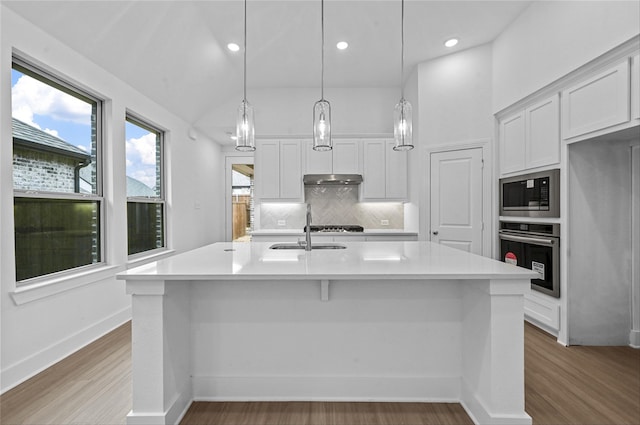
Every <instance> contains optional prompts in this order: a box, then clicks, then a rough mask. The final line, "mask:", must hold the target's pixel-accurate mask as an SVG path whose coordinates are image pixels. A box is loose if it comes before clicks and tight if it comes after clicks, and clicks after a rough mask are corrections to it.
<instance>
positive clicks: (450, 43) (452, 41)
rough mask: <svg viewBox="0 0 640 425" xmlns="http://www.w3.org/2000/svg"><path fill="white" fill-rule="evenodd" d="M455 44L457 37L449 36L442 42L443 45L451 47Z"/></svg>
mask: <svg viewBox="0 0 640 425" xmlns="http://www.w3.org/2000/svg"><path fill="white" fill-rule="evenodd" d="M456 44H458V39H457V38H450V39H449V40H447V41H445V42H444V45H445V46H447V47H453V46H455V45H456Z"/></svg>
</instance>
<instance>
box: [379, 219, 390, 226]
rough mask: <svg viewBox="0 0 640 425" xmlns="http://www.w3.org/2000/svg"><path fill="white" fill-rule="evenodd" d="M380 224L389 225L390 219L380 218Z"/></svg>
mask: <svg viewBox="0 0 640 425" xmlns="http://www.w3.org/2000/svg"><path fill="white" fill-rule="evenodd" d="M380 225H382V226H388V225H389V220H387V219H382V220H380Z"/></svg>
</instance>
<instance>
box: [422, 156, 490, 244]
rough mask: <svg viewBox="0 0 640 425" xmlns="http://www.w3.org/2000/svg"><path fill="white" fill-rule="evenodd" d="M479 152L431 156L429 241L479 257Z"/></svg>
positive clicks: (480, 197)
mask: <svg viewBox="0 0 640 425" xmlns="http://www.w3.org/2000/svg"><path fill="white" fill-rule="evenodd" d="M482 173H483V165H482V148H473V149H463V150H456V151H448V152H434V153H432V154H431V214H430V215H431V229H430V232H431V240H432V241H433V242H438V243H441V244H443V245H447V246H450V247H452V248H458V249H462V250H464V251H467V252H472V253H474V254H479V255H482V226H483V224H482V212H483V210H482V181H483V179H482Z"/></svg>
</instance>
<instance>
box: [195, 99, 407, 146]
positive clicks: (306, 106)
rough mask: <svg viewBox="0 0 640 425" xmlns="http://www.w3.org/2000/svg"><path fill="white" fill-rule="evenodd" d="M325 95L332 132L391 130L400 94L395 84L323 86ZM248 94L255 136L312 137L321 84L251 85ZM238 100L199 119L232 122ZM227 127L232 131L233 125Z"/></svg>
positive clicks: (373, 132)
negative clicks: (391, 85)
mask: <svg viewBox="0 0 640 425" xmlns="http://www.w3.org/2000/svg"><path fill="white" fill-rule="evenodd" d="M324 97H325V99H326V100H328V101H329V103H330V104H331V131H332V133H333V134H334V135H364V134H383V133H384V134H390V133H393V107H394V106H395V104H396V103H397V102H398V100H399V98H400V93H399V90H398V89H397V88H387V87H381V88H325V90H324ZM247 98H248V100H249V102H250V103H251V104H252V105H253V107H254V109H255V126H256V136H257V137H279V136H306V137H311V135H312V126H313V105H314V103H315V102H316V101H318V100H320V88H269V89H252V90H251V91H250V92H249V93H247ZM241 100H242V99H234V100H232V101H229V102H227V103H226V104H224V105H223V106H222V107H220V108H218V109H216V110H214V111H211V112H209V113H208V114H207V115H206V116H205V117H204V118H203V119H200V120H199V122H200V123H208V124H214V125H217V126H224V125H225V123H229V122H232V123H235V115H234V114H235V111H236V109H237V108H238V105H239V104H240V101H241ZM203 128H205V127H204V126H203ZM229 130H230V131H233V132H235V128H234V129H229Z"/></svg>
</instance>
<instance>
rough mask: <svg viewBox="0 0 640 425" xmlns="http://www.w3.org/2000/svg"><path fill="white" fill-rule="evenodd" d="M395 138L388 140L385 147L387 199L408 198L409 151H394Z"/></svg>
mask: <svg viewBox="0 0 640 425" xmlns="http://www.w3.org/2000/svg"><path fill="white" fill-rule="evenodd" d="M394 145H395V142H394V141H393V140H387V142H386V148H385V155H386V159H385V172H386V178H385V190H386V198H387V199H390V200H392V199H397V200H405V199H406V198H407V183H408V182H407V152H406V151H394V150H393V146H394Z"/></svg>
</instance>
